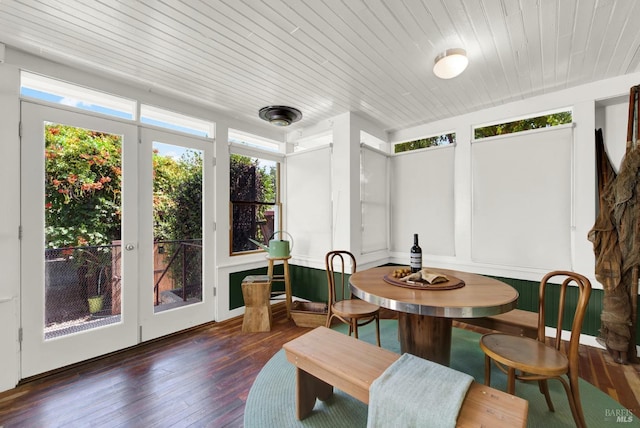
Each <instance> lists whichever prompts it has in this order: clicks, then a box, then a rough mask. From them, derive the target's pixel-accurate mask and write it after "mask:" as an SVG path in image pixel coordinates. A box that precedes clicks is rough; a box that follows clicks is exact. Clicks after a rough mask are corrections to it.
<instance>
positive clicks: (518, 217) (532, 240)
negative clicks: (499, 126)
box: [471, 127, 586, 270]
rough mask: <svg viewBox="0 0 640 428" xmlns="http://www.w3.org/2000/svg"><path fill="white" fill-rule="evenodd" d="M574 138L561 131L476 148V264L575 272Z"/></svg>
mask: <svg viewBox="0 0 640 428" xmlns="http://www.w3.org/2000/svg"><path fill="white" fill-rule="evenodd" d="M572 139H573V137H572V128H571V127H561V128H553V129H549V130H544V131H537V132H527V133H518V134H513V135H511V136H508V137H503V138H495V139H492V140H488V141H485V142H479V143H474V144H472V170H473V171H472V175H473V192H472V193H473V196H472V197H473V212H472V243H471V244H472V245H471V249H472V258H473V260H474V261H476V262H481V263H491V264H499V265H508V266H521V267H529V268H541V269H546V270H554V269H570V268H571V224H572V221H571V219H572V213H571V206H572V203H571V198H572V181H571V180H572V178H571V177H572ZM585 239H586V237H585Z"/></svg>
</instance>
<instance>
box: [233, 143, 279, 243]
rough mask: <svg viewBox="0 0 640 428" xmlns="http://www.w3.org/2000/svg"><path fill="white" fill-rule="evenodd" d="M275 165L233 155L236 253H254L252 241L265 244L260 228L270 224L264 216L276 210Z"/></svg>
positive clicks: (234, 239) (274, 163)
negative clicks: (250, 239)
mask: <svg viewBox="0 0 640 428" xmlns="http://www.w3.org/2000/svg"><path fill="white" fill-rule="evenodd" d="M277 174H278V165H277V163H276V162H268V161H264V160H261V159H258V158H253V157H248V156H242V155H237V154H232V155H231V159H230V177H229V179H230V200H231V202H232V206H233V212H232V216H233V221H232V243H231V249H232V250H231V251H232V252H233V253H237V252H242V251H252V250H255V249H256V246H255V245H254V244H253V243H251V242H250V241H249V238H253V239H256V240H258V241H263V242H264V240H265V239H266V238H269V237H268V236H263V233H262V230H261V228H260V227H259V225H260V224H261V223H264V222H266V221H267V219H266V218H265V213H266V212H267V211H270V210H273V207H274V205H275V204H276V202H277Z"/></svg>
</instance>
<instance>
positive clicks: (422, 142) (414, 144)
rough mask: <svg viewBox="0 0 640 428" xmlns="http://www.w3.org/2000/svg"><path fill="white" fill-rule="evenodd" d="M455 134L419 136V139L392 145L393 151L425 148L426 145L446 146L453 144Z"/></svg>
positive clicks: (399, 151)
mask: <svg viewBox="0 0 640 428" xmlns="http://www.w3.org/2000/svg"><path fill="white" fill-rule="evenodd" d="M455 142H456V134H455V133H450V134H443V135H438V136H436V137H429V138H421V139H419V140H414V141H407V142H406V143H399V144H396V145H395V146H394V152H395V153H401V152H408V151H411V150H417V149H425V148H427V147H435V146H446V145H448V144H455Z"/></svg>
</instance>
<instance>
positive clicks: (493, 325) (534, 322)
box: [455, 309, 538, 339]
mask: <svg viewBox="0 0 640 428" xmlns="http://www.w3.org/2000/svg"><path fill="white" fill-rule="evenodd" d="M455 321H457V322H460V323H464V324H470V325H475V326H478V327H483V328H488V329H490V330H496V331H500V332H503V333H509V334H515V335H516V336H526V337H530V338H532V339H535V338H536V337H537V336H538V314H537V313H536V312H531V311H523V310H521V309H514V310H512V311H509V312H505V313H504V314H500V315H492V316H490V317H483V318H456V319H455Z"/></svg>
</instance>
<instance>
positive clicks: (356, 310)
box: [325, 250, 380, 346]
mask: <svg viewBox="0 0 640 428" xmlns="http://www.w3.org/2000/svg"><path fill="white" fill-rule="evenodd" d="M347 263H350V264H351V273H354V272H355V271H356V258H355V257H354V255H353V254H351V253H350V252H349V251H344V250H335V251H329V252H328V253H327V255H326V256H325V266H326V269H327V283H328V285H329V305H328V310H329V313H328V315H327V325H326V326H327V327H330V326H331V321H332V320H333V318H337V319H339V320H340V321H342V322H343V323H345V324H348V325H349V336H351V332H353V333H354V336H355V338H356V339H357V338H358V327H362V326H364V325H367V324H369V323H371V322H374V321H375V323H376V340H377V343H378V346H380V306H377V305H374V304H371V303H369V302H365V301H364V300H360V299H358V298H356V297H355V296H353V294H352V293H351V289H350V288H349V284H348V280H347V278H348V277H347V271H346V267H347ZM336 279H337V280H338V281H336Z"/></svg>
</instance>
